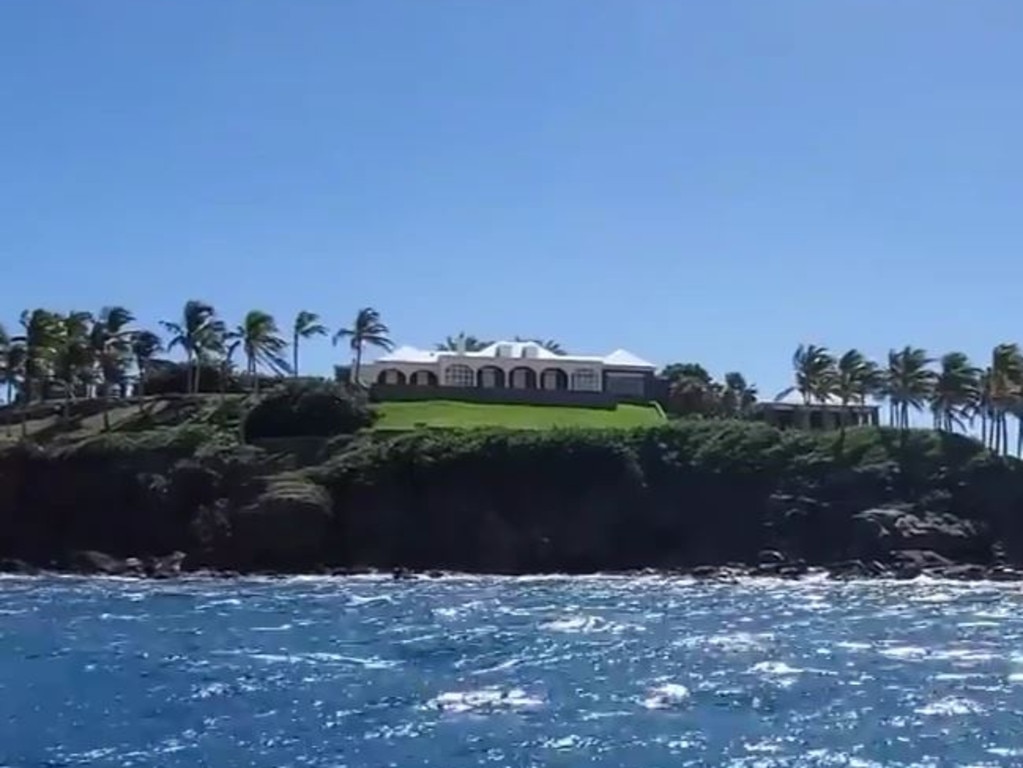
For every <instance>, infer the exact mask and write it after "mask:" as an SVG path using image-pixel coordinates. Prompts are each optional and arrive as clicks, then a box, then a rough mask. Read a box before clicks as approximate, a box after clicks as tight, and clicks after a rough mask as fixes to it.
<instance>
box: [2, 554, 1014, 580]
mask: <svg viewBox="0 0 1023 768" xmlns="http://www.w3.org/2000/svg"><path fill="white" fill-rule="evenodd" d="M762 555H763V557H762V559H761V560H760V562H758V563H756V564H754V565H749V564H745V563H728V564H725V565H697V566H693V567H690V568H667V569H641V570H630V571H613V572H608V571H598V572H590V573H563V574H562V573H546V574H535V573H517V574H509V573H495V574H488V573H475V572H474V573H466V572H452V571H441V570H436V569H430V570H418V571H417V570H412V569H407V568H394V569H390V570H380V569H374V568H327V567H322V568H318V569H312V570H310V571H307V572H288V573H285V572H280V571H268V572H260V571H252V572H245V573H242V572H239V571H235V570H217V569H209V568H191V567H189V562H188V556H187V555H186V554H185V553H184V552H173V553H171V554H170V555H167V556H165V557H145V558H136V557H127V558H117V557H112V556H110V555H107V554H104V553H102V552H95V551H82V552H76V553H73V556H72V557H71V558H70V559H69V561H67V562H65V563H60V564H58V563H51V564H49V565H47V566H46V567H39V566H36V565H33V564H30V563H27V562H25V561H23V560H17V559H13V558H7V559H3V560H0V574H13V575H21V576H44V575H73V576H100V577H104V576H105V577H109V576H116V577H121V578H135V579H140V580H169V579H178V578H193V579H194V578H209V579H216V580H223V579H236V578H242V577H246V576H257V577H279V578H287V577H291V576H317V577H320V576H322V577H336V578H345V577H353V576H377V577H380V578H391V579H393V580H395V581H403V580H409V579H431V580H433V579H443V578H446V577H458V576H488V575H491V576H537V575H558V576H565V577H566V578H571V577H573V576H623V577H630V576H634V577H647V576H663V577H671V578H692V579H696V580H698V581H709V582H723V583H729V582H738V581H745V580H748V579H757V578H764V579H785V580H793V581H795V580H799V579H806V578H817V577H823V578H826V579H827V580H829V581H870V580H884V581H912V580H914V579H919V578H921V577H923V578H929V579H937V580H948V581H963V582H1023V568H1015V567H1012V566H1009V565H1006V564H996V565H983V564H977V563H953V562H951V561H949V560H947V559H946V558H943V557H942V556H940V555H938V554H936V553H934V552H930V551H920V550H904V551H902V552H900V553H898V556H897V557H895V558H894V559H893V560H892V561H891V562H887V563H882V562H879V561H863V560H847V561H843V562H839V563H830V564H825V565H809V564H807V563H806V562H804V561H802V560H788V559H786V558H785V557H784V556H783V555H782V554H781V553H779V552H773V551H768V552H764V553H762Z"/></svg>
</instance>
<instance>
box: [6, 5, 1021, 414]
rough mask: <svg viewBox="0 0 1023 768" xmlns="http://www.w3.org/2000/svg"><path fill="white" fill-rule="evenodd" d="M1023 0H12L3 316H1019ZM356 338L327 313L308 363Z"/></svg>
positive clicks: (885, 326)
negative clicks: (322, 337) (186, 311)
mask: <svg viewBox="0 0 1023 768" xmlns="http://www.w3.org/2000/svg"><path fill="white" fill-rule="evenodd" d="M1021 41H1023V4H1021V3H1018V2H1013V1H1012V0H1004V1H1003V2H984V1H979V2H969V3H965V2H958V3H957V2H943V3H942V2H933V0H900V2H891V1H890V0H830V1H829V2H821V1H820V0H799V1H796V0H772V2H759V0H745V2H732V1H731V0H714V2H696V1H693V2H688V1H683V0H644V1H643V2H634V1H633V0H614V1H612V0H515V1H514V2H511V1H508V2H493V1H491V0H472V1H468V0H466V1H465V2H456V1H454V0H429V1H427V0H349V1H347V2H341V1H339V0H318V1H315V2H314V1H312V0H310V1H308V2H304V1H302V0H261V2H250V1H249V0H217V1H216V2H208V0H179V1H178V2H164V3H156V2H137V1H136V0H103V1H102V2H93V1H91V0H77V1H75V2H72V1H71V0H52V1H51V2H37V1H36V0H8V1H7V2H4V3H0V105H2V106H0V267H2V269H0V317H2V319H3V321H4V322H5V323H6V324H8V325H11V324H12V323H14V321H15V320H16V318H17V315H18V313H19V312H20V310H21V309H22V308H25V307H32V306H37V305H43V306H47V307H51V308H54V309H62V310H66V309H71V308H83V309H94V310H96V309H99V308H100V307H101V306H102V305H104V304H112V303H121V304H125V305H127V306H129V307H130V308H132V309H133V310H135V312H136V313H137V314H138V316H139V318H140V319H141V320H142V321H143V322H144V323H146V324H155V322H156V320H158V319H161V318H171V317H173V316H175V315H176V314H177V313H178V312H179V310H180V306H181V304H182V303H183V302H184V300H185V299H188V298H202V299H205V300H208V301H210V302H212V303H214V304H215V305H216V306H217V308H218V309H219V310H220V312H221V313H222V314H223V315H224V316H225V318H226V319H228V320H229V321H231V322H236V321H237V319H238V318H239V317H240V316H241V315H242V314H243V313H244V312H245V311H246V310H248V309H251V308H261V309H266V310H268V311H271V312H273V313H275V314H276V315H277V316H278V318H279V319H280V320H281V321H282V322H288V321H289V320H290V316H291V315H292V314H293V313H294V312H295V311H296V310H298V309H302V308H307V309H312V310H315V311H318V312H321V313H322V314H323V315H324V316H325V318H326V319H327V321H328V322H329V323H330V324H331V325H332V326H335V327H336V326H337V325H338V324H341V323H347V322H348V321H349V320H350V318H351V316H352V315H353V314H354V313H355V311H356V309H357V308H358V307H360V306H365V305H370V306H374V307H377V308H378V309H379V310H380V311H381V312H382V314H383V316H384V319H385V320H386V321H387V322H388V323H389V324H390V326H391V328H392V330H393V333H394V336H395V338H396V340H398V341H400V342H402V343H410V344H416V345H428V344H431V343H433V342H435V341H437V340H439V339H441V338H442V337H444V336H445V335H447V334H453V333H456V332H457V331H459V330H461V329H464V330H466V331H468V332H472V333H475V334H477V335H480V336H485V337H502V336H504V337H507V336H512V335H514V334H523V335H537V336H543V337H553V338H557V339H559V340H561V341H562V343H563V344H564V345H565V346H566V347H568V348H569V349H572V350H576V351H580V352H602V351H609V350H611V349H613V348H615V347H619V346H621V347H626V348H628V349H630V350H632V351H633V352H635V353H637V354H639V355H642V356H644V357H648V358H650V359H652V360H654V361H656V362H658V363H667V362H671V361H699V362H702V363H703V364H704V365H706V366H707V367H708V368H709V369H710V370H711V371H712V372H713V373H715V374H721V373H723V372H724V371H726V370H731V369H739V370H741V371H743V372H744V373H745V374H746V375H747V376H748V377H749V378H751V379H752V380H753V381H755V382H756V383H757V384H758V385H759V386H760V387H761V390H762V392H763V394H765V395H768V396H773V394H774V393H775V392H776V391H777V390H779V389H781V388H782V387H783V386H784V385H785V384H786V383H787V382H788V378H789V365H790V356H791V353H792V351H793V349H794V347H795V346H796V344H797V343H799V342H800V341H807V342H815V343H824V344H827V345H829V346H831V347H833V348H835V349H844V348H847V347H849V346H858V347H860V348H861V349H864V350H865V351H867V352H868V353H870V354H872V355H875V356H877V357H881V356H883V355H884V354H886V352H887V350H888V349H889V347H892V346H901V345H903V344H906V343H913V344H919V345H922V346H924V347H926V348H928V349H929V350H931V351H933V352H934V353H939V352H943V351H946V350H950V349H962V350H965V351H967V352H969V353H970V354H972V355H975V356H977V357H980V356H982V355H985V354H986V353H987V351H988V350H989V349H990V347H991V346H992V345H993V344H994V343H996V342H999V341H1003V340H1020V341H1023V313H1021V310H1020V306H1021V298H1020V297H1021V296H1023V43H1021ZM340 356H341V353H340V352H339V351H338V350H334V349H332V348H331V347H330V345H329V344H328V343H321V344H317V345H316V348H315V349H310V352H309V355H308V361H309V366H310V367H311V368H315V369H317V370H321V371H324V372H326V371H328V370H329V366H330V364H331V363H332V362H333V361H334V360H335V359H337V358H338V357H340Z"/></svg>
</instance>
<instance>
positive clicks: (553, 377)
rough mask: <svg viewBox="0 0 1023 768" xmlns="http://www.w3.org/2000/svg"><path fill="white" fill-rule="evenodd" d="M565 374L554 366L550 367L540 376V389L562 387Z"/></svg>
mask: <svg viewBox="0 0 1023 768" xmlns="http://www.w3.org/2000/svg"><path fill="white" fill-rule="evenodd" d="M564 375H565V374H564V373H563V372H562V371H560V370H556V369H554V368H548V369H547V370H546V371H544V372H543V374H541V376H540V389H560V388H561V377H562V376H564Z"/></svg>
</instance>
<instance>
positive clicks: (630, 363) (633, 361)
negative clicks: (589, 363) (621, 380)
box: [604, 349, 657, 368]
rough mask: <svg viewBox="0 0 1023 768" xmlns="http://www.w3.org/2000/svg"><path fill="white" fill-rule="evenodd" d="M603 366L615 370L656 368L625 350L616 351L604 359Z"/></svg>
mask: <svg viewBox="0 0 1023 768" xmlns="http://www.w3.org/2000/svg"><path fill="white" fill-rule="evenodd" d="M604 365H610V366H614V367H616V368H619V367H620V368H656V367H657V366H656V365H654V364H653V363H651V362H649V361H647V360H644V359H643V358H642V357H637V356H636V355H634V354H632V353H631V352H629V350H627V349H616V350H615V351H614V352H612V353H611V354H610V355H608V356H607V357H605V358H604Z"/></svg>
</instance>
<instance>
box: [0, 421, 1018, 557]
mask: <svg viewBox="0 0 1023 768" xmlns="http://www.w3.org/2000/svg"><path fill="white" fill-rule="evenodd" d="M275 423H277V422H275ZM285 431H286V430H285ZM233 434H237V431H236V432H235V433H233ZM278 434H280V430H278ZM282 441H283V442H279V443H278V444H274V445H268V446H267V447H264V448H259V447H255V446H252V445H243V444H239V443H238V442H237V439H236V438H234V437H232V435H231V433H228V432H226V431H224V430H221V429H218V428H216V427H215V426H212V425H185V426H183V427H176V428H175V427H167V428H162V429H156V430H149V431H141V432H138V433H133V434H110V435H105V436H100V437H97V438H92V439H89V440H85V441H81V442H78V443H75V444H72V445H67V446H63V447H60V448H57V447H43V448H39V447H31V446H23V445H16V446H11V447H8V448H6V449H4V450H2V451H0V558H17V559H20V560H25V561H28V562H32V563H35V564H39V565H43V566H50V565H53V566H58V567H61V566H63V567H74V566H75V564H76V563H77V562H79V560H78V558H77V556H76V555H75V554H74V553H76V552H79V551H81V550H98V551H100V552H104V553H108V554H110V555H113V556H115V557H118V558H125V557H130V556H136V557H146V556H162V555H166V554H168V553H170V552H173V551H175V550H180V551H183V552H185V553H187V559H186V564H187V565H189V566H191V567H196V568H199V567H210V568H218V569H231V570H242V571H249V570H262V571H289V572H295V571H314V570H321V569H322V568H324V567H342V568H344V567H379V568H394V567H405V568H415V569H419V568H422V569H426V568H439V569H456V570H467V571H477V572H505V573H518V572H552V571H593V570H620V569H635V568H646V567H652V568H686V567H692V566H697V565H721V564H725V563H732V562H739V563H756V562H758V561H763V560H765V558H766V559H769V560H787V561H792V560H797V559H802V560H805V561H807V562H808V563H810V564H831V563H837V562H842V561H848V560H861V561H865V562H870V561H880V562H882V563H883V562H900V563H905V562H906V560H907V558H908V559H911V560H912V559H915V560H918V561H920V562H923V563H925V564H926V563H933V562H945V561H946V560H948V561H952V562H956V563H979V564H983V565H991V564H993V563H995V562H996V561H1000V560H1003V559H1004V560H1005V561H1006V562H1008V563H1010V564H1023V465H1021V464H1020V463H1019V462H1018V461H1016V460H1013V459H1002V458H998V457H995V456H992V455H991V454H989V453H987V452H986V451H984V450H983V449H982V448H981V446H980V445H979V444H977V443H976V442H974V441H972V440H969V439H967V438H964V437H961V436H953V435H948V434H942V433H933V432H922V431H921V432H898V431H893V430H886V429H860V430H850V431H849V432H848V433H847V434H845V435H844V436H842V435H839V434H837V433H835V434H823V435H821V434H809V433H799V432H786V433H781V432H778V431H776V430H774V429H772V428H770V427H767V426H765V425H762V424H754V423H747V422H740V421H681V422H676V423H674V424H671V425H668V426H664V427H658V428H654V429H642V430H636V431H626V432H623V431H584V430H566V431H553V432H514V431H497V430H494V431H490V430H487V431H464V432H458V431H451V432H439V431H436V432H435V431H426V430H423V431H417V432H412V433H408V434H404V435H399V436H393V437H382V436H379V435H372V434H368V435H362V436H359V437H356V438H335V439H334V441H333V442H330V443H327V442H323V443H321V444H320V449H319V452H318V455H317V452H316V451H313V452H309V451H308V450H307V447H306V448H303V450H302V451H301V452H298V451H296V452H292V451H289V450H288V448H287V442H286V441H287V438H286V437H284V436H282ZM300 453H301V454H303V455H302V456H301V457H300V456H299V454H300ZM310 462H312V463H310ZM765 552H766V554H765Z"/></svg>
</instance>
